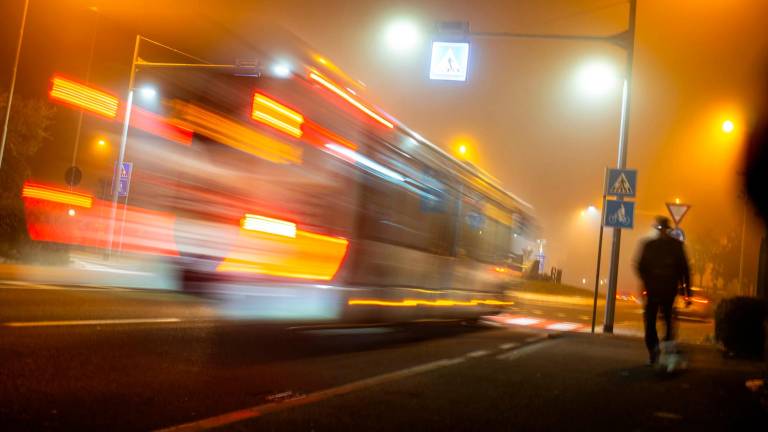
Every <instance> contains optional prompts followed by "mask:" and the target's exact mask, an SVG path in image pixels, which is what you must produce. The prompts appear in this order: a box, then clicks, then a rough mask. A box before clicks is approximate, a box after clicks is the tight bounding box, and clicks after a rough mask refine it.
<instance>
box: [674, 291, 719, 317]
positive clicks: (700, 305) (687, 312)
mask: <svg viewBox="0 0 768 432" xmlns="http://www.w3.org/2000/svg"><path fill="white" fill-rule="evenodd" d="M691 290H692V291H693V296H692V297H691V298H690V301H691V305H690V306H688V307H686V306H685V300H686V299H685V297H683V296H677V298H676V299H675V310H676V312H677V316H678V317H680V318H689V319H697V320H709V319H712V318H713V316H714V306H713V305H712V303H713V302H712V299H711V298H709V297H708V296H707V295H705V294H704V293H703V292H702V289H701V288H696V287H693V288H691Z"/></svg>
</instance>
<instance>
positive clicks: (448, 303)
mask: <svg viewBox="0 0 768 432" xmlns="http://www.w3.org/2000/svg"><path fill="white" fill-rule="evenodd" d="M347 304H348V305H350V306H388V307H415V306H439V307H452V306H480V305H493V306H510V305H513V304H515V303H514V302H505V301H500V300H478V299H472V300H469V301H457V300H418V299H405V300H400V301H388V300H376V299H351V300H349V301H348V302H347Z"/></svg>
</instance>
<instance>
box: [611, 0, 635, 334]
mask: <svg viewBox="0 0 768 432" xmlns="http://www.w3.org/2000/svg"><path fill="white" fill-rule="evenodd" d="M636 15H637V0H630V2H629V30H628V33H629V38H630V39H629V44H628V46H627V66H626V71H625V72H624V73H625V75H626V78H625V79H624V89H623V92H622V97H621V127H620V129H619V155H618V164H617V166H618V168H622V169H623V168H626V166H627V144H628V141H629V108H630V100H631V96H632V62H633V56H634V50H635V17H636ZM620 199H623V198H620ZM620 248H621V229H619V228H614V229H613V242H612V243H611V264H610V271H609V275H608V292H607V293H606V297H605V322H604V323H603V332H604V333H613V321H614V316H615V312H616V285H617V282H618V278H619V251H620Z"/></svg>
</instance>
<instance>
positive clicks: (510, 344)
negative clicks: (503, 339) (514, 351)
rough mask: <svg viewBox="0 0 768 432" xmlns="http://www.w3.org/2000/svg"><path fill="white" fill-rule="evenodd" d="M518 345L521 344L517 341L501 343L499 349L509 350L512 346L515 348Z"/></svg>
mask: <svg viewBox="0 0 768 432" xmlns="http://www.w3.org/2000/svg"><path fill="white" fill-rule="evenodd" d="M518 346H520V344H519V343H517V342H507V343H503V344H501V345H499V349H503V350H508V349H510V348H515V347H518Z"/></svg>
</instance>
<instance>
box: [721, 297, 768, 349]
mask: <svg viewBox="0 0 768 432" xmlns="http://www.w3.org/2000/svg"><path fill="white" fill-rule="evenodd" d="M766 318H768V304H767V303H766V300H764V299H758V298H753V297H732V298H729V299H724V300H722V301H721V302H720V303H719V304H718V305H717V309H715V338H717V340H718V341H720V342H722V343H723V345H724V346H725V349H727V350H728V351H729V352H731V353H733V354H735V355H737V356H739V357H751V358H761V357H762V355H763V349H764V347H765V337H766V334H765V321H766Z"/></svg>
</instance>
